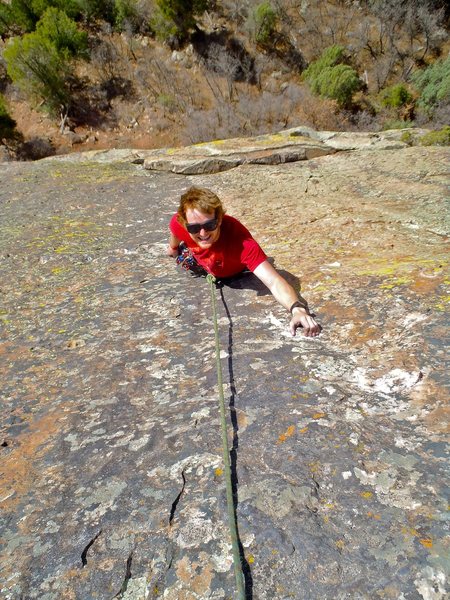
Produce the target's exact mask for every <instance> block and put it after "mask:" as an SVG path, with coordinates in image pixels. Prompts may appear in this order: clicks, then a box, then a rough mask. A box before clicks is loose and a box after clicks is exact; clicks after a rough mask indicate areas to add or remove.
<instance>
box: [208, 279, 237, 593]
mask: <svg viewBox="0 0 450 600" xmlns="http://www.w3.org/2000/svg"><path fill="white" fill-rule="evenodd" d="M206 280H207V281H208V282H209V285H210V288H211V302H212V308H213V320H214V332H215V335H216V362H217V384H218V387H219V409H220V423H221V426H222V450H223V463H224V472H225V485H226V490H227V508H228V525H229V528H230V537H231V547H232V550H233V564H234V575H235V578H236V587H237V591H238V599H239V600H245V587H244V574H243V572H242V563H241V555H240V552H239V541H238V532H237V523H236V513H235V510H234V502H233V488H232V483H231V466H230V451H229V449H228V436H227V421H226V414H225V400H224V397H223V381H222V365H221V363H220V343H219V326H218V324H217V309H216V294H215V291H214V288H215V286H214V284H215V282H216V278H215V277H214V276H213V275H207V277H206Z"/></svg>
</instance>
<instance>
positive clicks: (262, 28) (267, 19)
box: [253, 2, 278, 46]
mask: <svg viewBox="0 0 450 600" xmlns="http://www.w3.org/2000/svg"><path fill="white" fill-rule="evenodd" d="M253 22H254V30H255V34H254V35H255V41H256V42H257V43H258V44H261V45H262V46H268V45H270V43H271V42H272V39H273V36H274V34H275V30H276V26H277V22H278V16H277V13H276V11H275V9H274V8H273V6H272V5H271V4H270V2H262V3H261V4H259V5H258V6H257V7H256V8H255V10H254V11H253Z"/></svg>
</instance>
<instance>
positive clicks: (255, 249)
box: [241, 237, 267, 272]
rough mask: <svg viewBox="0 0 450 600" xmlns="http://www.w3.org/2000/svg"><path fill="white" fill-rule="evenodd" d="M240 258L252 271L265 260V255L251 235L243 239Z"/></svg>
mask: <svg viewBox="0 0 450 600" xmlns="http://www.w3.org/2000/svg"><path fill="white" fill-rule="evenodd" d="M241 260H242V262H243V263H244V264H245V266H246V267H247V268H248V269H249V271H252V272H253V271H254V270H255V269H256V267H259V265H260V264H261V263H263V262H264V261H265V260H267V256H266V254H265V252H264V251H263V249H262V248H261V246H260V245H259V244H258V242H257V241H256V240H254V239H253V238H252V237H250V238H247V239H245V240H244V243H243V249H242V255H241Z"/></svg>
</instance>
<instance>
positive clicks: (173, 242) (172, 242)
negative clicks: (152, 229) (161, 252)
mask: <svg viewBox="0 0 450 600" xmlns="http://www.w3.org/2000/svg"><path fill="white" fill-rule="evenodd" d="M180 242H181V240H180V239H178V238H177V237H176V236H175V235H173V233H172V232H170V234H169V243H168V245H167V250H166V253H167V256H172V258H176V257H177V256H178V246H179V244H180Z"/></svg>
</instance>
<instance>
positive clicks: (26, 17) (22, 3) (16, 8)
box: [10, 0, 39, 31]
mask: <svg viewBox="0 0 450 600" xmlns="http://www.w3.org/2000/svg"><path fill="white" fill-rule="evenodd" d="M33 3H34V0H11V4H10V10H11V23H13V24H14V25H17V26H18V27H20V28H21V29H22V30H23V31H33V29H34V28H35V26H36V23H37V22H38V21H39V14H38V13H37V12H36V10H35V9H34V6H33Z"/></svg>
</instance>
